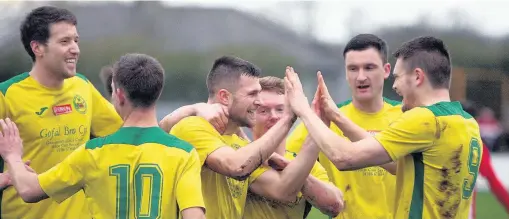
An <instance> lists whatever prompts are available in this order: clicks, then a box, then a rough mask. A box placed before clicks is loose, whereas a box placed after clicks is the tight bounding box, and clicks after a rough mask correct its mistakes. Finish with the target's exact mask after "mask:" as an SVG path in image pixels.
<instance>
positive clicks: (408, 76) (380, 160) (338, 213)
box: [0, 6, 483, 219]
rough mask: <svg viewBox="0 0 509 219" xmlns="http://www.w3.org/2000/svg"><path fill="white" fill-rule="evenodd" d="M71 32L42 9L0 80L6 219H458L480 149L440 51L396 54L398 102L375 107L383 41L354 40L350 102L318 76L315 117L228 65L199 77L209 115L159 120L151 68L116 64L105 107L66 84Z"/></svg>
mask: <svg viewBox="0 0 509 219" xmlns="http://www.w3.org/2000/svg"><path fill="white" fill-rule="evenodd" d="M76 25H77V21H76V18H75V16H74V15H73V14H72V13H71V12H69V11H68V10H66V9H62V8H56V7H49V6H44V7H39V8H36V9H34V10H33V11H31V12H30V13H29V14H28V15H27V16H26V18H25V20H24V21H23V23H22V25H21V28H20V30H21V39H22V42H23V45H24V47H25V49H26V51H27V52H28V54H29V55H30V56H31V58H32V60H33V61H34V64H33V67H32V69H31V71H30V72H26V73H22V74H19V75H17V76H15V77H13V78H11V79H10V80H7V81H5V82H2V83H0V119H1V120H0V125H1V134H0V155H1V156H2V158H3V160H4V162H5V165H6V167H4V166H3V165H4V162H2V163H1V164H0V165H2V166H1V167H0V170H3V173H2V174H1V175H0V187H1V188H2V191H1V196H0V197H1V199H0V200H1V203H0V204H1V209H0V210H1V218H17V219H35V218H48V219H49V218H51V219H59V218H62V219H63V218H71V219H74V218H118V219H124V218H179V217H182V218H185V219H188V218H205V217H206V218H212V219H216V218H217V219H219V218H226V219H241V218H246V219H249V218H252V219H259V218H269V219H270V218H274V219H276V218H278V219H279V218H292V219H293V218H305V217H306V215H307V214H308V213H309V210H310V209H311V206H313V207H315V208H317V209H319V210H320V211H321V212H323V213H325V214H327V215H329V216H331V217H337V218H345V219H364V218H366V219H368V218H370V219H371V218H384V219H385V218H467V217H468V214H469V209H470V205H471V202H472V193H473V191H474V186H475V182H476V178H477V175H478V170H479V164H480V161H481V156H482V153H483V149H482V142H481V138H480V134H479V127H478V125H477V123H476V121H475V119H474V118H473V117H472V116H471V115H470V114H468V113H466V112H465V111H463V109H462V106H461V104H460V103H458V102H452V101H450V98H449V85H450V81H451V61H450V57H449V53H448V51H447V49H446V47H445V45H444V43H443V42H442V41H441V40H440V39H437V38H434V37H419V38H416V39H413V40H410V41H408V42H406V43H404V44H403V45H402V46H401V47H400V48H399V49H398V50H397V51H396V52H395V53H394V55H395V58H396V59H397V61H396V64H395V66H394V69H393V76H394V78H395V82H394V85H393V88H394V89H395V90H396V92H397V93H398V94H400V95H401V96H403V101H402V103H400V102H397V101H392V100H389V99H386V98H384V97H383V96H382V90H383V89H382V88H383V84H384V80H385V79H386V78H387V77H389V75H390V74H391V73H390V72H391V65H390V64H389V63H388V49H387V45H386V43H385V42H384V41H383V40H381V39H380V38H378V37H377V36H375V35H372V34H361V35H358V36H356V37H354V38H353V39H351V40H350V41H349V42H348V44H347V45H346V47H345V49H344V52H343V55H344V59H345V65H346V77H347V81H348V83H349V85H350V88H351V91H352V99H351V100H350V101H346V102H344V103H340V104H335V103H334V101H333V100H332V98H331V96H330V94H329V91H328V88H327V86H326V85H325V82H324V80H323V77H322V76H321V73H320V72H318V73H317V78H318V86H317V89H316V92H315V95H314V97H313V99H312V104H311V106H310V105H309V102H308V98H307V97H306V96H305V94H304V92H303V88H302V84H301V82H300V79H299V76H298V74H297V73H295V71H294V69H293V68H292V67H287V68H286V77H285V78H284V79H280V78H276V77H270V76H267V77H261V71H260V69H259V68H258V67H256V66H255V65H254V64H252V63H250V62H248V61H245V60H242V59H240V58H236V57H230V56H225V57H221V58H219V59H217V60H216V61H215V62H214V64H213V66H212V69H211V70H210V72H209V74H208V76H207V79H206V82H207V88H208V102H207V103H197V104H194V105H188V106H183V107H181V108H179V109H177V110H176V111H174V112H172V113H170V114H168V116H166V117H165V118H164V119H163V120H162V121H157V118H156V113H155V105H156V102H157V100H158V98H159V96H160V95H161V92H162V90H163V87H164V81H165V74H164V70H163V67H162V66H161V65H160V63H159V62H158V61H157V60H156V59H154V58H152V57H150V56H148V55H144V54H127V55H124V56H122V57H120V59H119V60H118V61H117V62H116V63H115V64H114V65H113V66H112V67H111V69H110V70H111V72H110V74H107V75H106V77H105V78H106V79H107V80H105V81H106V85H107V86H108V90H109V91H111V92H110V93H111V103H110V101H108V100H106V99H105V98H103V96H102V95H101V94H100V93H99V92H98V91H97V90H96V89H95V88H94V86H93V85H92V84H91V83H90V81H88V80H87V78H86V77H85V76H83V75H80V74H77V73H76V63H77V60H78V57H79V54H80V51H79V46H78V38H79V37H78V33H77V30H76ZM170 80H172V79H170ZM296 118H299V119H300V120H301V124H299V125H298V126H297V128H296V129H295V130H294V131H293V132H292V133H291V135H290V136H289V137H288V138H286V136H287V135H288V132H290V129H291V127H292V125H293V124H294V122H295V120H296ZM242 127H248V128H250V130H251V131H252V133H253V138H254V139H253V140H252V141H251V140H249V138H248V137H247V136H246V134H245V133H244V132H243V130H242V129H241V128H242ZM91 136H92V137H93V139H91V140H90V137H91ZM317 160H318V161H317ZM28 161H30V163H28ZM11 185H12V186H11ZM48 197H50V198H51V200H50V199H47V200H45V199H46V198H48ZM25 202H27V203H34V202H37V203H35V204H27V203H25Z"/></svg>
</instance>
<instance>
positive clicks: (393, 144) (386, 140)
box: [375, 107, 437, 160]
mask: <svg viewBox="0 0 509 219" xmlns="http://www.w3.org/2000/svg"><path fill="white" fill-rule="evenodd" d="M436 123H437V120H436V118H435V115H434V114H433V113H432V112H431V111H430V110H428V109H426V108H421V107H418V108H414V109H412V110H409V111H407V112H405V113H403V115H402V116H400V117H399V118H398V119H396V120H395V121H394V122H393V123H392V124H391V125H389V128H387V129H386V130H384V131H382V132H380V133H378V134H377V135H375V138H376V139H377V140H378V142H380V144H381V145H382V146H383V147H384V148H385V150H386V151H387V153H388V154H389V156H390V157H391V159H392V160H397V159H398V158H400V157H404V156H406V155H408V154H411V153H414V152H421V151H424V150H426V149H427V148H429V147H431V146H432V145H433V142H434V141H435V132H436V126H437V125H436Z"/></svg>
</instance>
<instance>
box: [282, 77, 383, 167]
mask: <svg viewBox="0 0 509 219" xmlns="http://www.w3.org/2000/svg"><path fill="white" fill-rule="evenodd" d="M285 86H286V87H287V92H288V97H289V99H290V105H291V107H292V109H293V110H294V112H295V114H297V115H298V116H299V117H300V118H301V120H302V122H303V123H304V125H305V126H306V128H307V130H308V131H309V134H310V135H311V137H312V138H313V140H314V141H315V143H316V144H317V146H318V147H319V148H320V149H321V150H322V152H323V153H324V154H325V155H326V156H327V157H328V158H329V159H330V160H331V161H332V162H333V163H334V165H335V166H336V167H337V168H338V169H340V170H355V169H360V168H364V167H369V166H378V165H382V164H385V163H389V162H391V161H392V160H391V158H390V156H389V154H388V153H387V151H386V150H385V149H384V148H383V147H382V145H381V144H380V143H379V142H378V141H377V140H376V139H375V138H373V137H369V138H364V139H362V140H360V141H357V142H350V141H349V140H347V139H346V138H342V137H340V136H338V135H336V134H335V133H334V132H333V131H332V130H330V129H329V127H327V126H326V125H325V124H324V123H323V122H322V121H321V119H320V118H319V117H318V116H317V115H316V114H315V113H314V112H313V110H311V108H310V107H309V105H308V101H307V98H306V96H305V95H304V92H303V89H302V84H301V82H300V79H299V77H298V75H297V73H295V72H294V71H293V69H290V70H287V72H286V77H285Z"/></svg>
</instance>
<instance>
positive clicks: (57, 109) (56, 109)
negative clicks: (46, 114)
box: [53, 104, 72, 116]
mask: <svg viewBox="0 0 509 219" xmlns="http://www.w3.org/2000/svg"><path fill="white" fill-rule="evenodd" d="M71 112H72V107H71V104H65V105H58V106H53V113H54V114H55V116H59V115H63V114H67V113H71Z"/></svg>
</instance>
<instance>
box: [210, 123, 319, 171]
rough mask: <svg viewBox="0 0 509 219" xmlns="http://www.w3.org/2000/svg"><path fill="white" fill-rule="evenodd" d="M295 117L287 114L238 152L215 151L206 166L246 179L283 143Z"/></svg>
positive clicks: (230, 150)
mask: <svg viewBox="0 0 509 219" xmlns="http://www.w3.org/2000/svg"><path fill="white" fill-rule="evenodd" d="M293 117H294V116H293V114H289V113H287V115H285V116H283V118H281V120H279V121H278V122H277V123H276V124H275V125H274V126H273V127H272V128H271V129H270V130H269V131H268V132H267V133H266V134H265V135H263V136H262V137H261V138H259V139H257V140H256V141H253V142H251V143H249V144H248V145H246V146H244V147H241V148H239V149H238V150H234V149H233V148H231V147H221V148H219V149H217V150H215V151H214V152H212V153H211V154H210V155H209V156H208V157H207V159H206V160H205V164H206V165H207V167H208V168H210V169H211V170H213V171H216V172H218V173H221V174H223V175H226V176H230V177H232V178H235V179H238V180H243V179H246V178H247V177H248V176H249V175H250V174H251V173H252V172H253V171H254V170H255V169H256V168H258V167H259V166H260V165H261V164H262V163H263V161H265V160H267V159H268V158H269V156H270V155H272V153H273V152H274V151H275V150H276V148H277V147H278V146H279V143H280V142H281V141H283V139H284V138H285V137H286V135H287V134H288V132H289V131H290V128H291V126H292V124H293V122H294V118H293ZM315 160H316V159H315Z"/></svg>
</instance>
